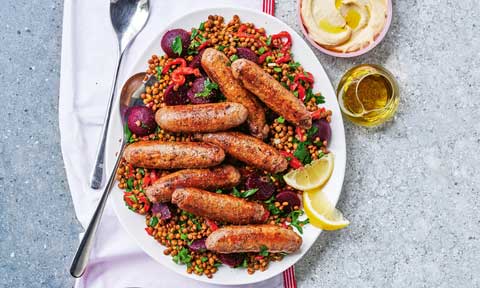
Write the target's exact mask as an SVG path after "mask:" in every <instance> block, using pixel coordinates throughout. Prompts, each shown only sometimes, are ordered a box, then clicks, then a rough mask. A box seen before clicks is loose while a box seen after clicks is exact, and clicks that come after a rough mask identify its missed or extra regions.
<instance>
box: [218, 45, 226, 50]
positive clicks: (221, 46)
mask: <svg viewBox="0 0 480 288" xmlns="http://www.w3.org/2000/svg"><path fill="white" fill-rule="evenodd" d="M224 49H225V46H223V45H220V46H218V48H217V50H218V51H223V50H224Z"/></svg>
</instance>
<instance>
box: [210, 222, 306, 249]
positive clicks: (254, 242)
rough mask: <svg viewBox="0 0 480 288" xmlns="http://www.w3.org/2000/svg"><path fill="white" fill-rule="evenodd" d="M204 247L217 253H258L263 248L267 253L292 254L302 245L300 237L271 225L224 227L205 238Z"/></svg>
mask: <svg viewBox="0 0 480 288" xmlns="http://www.w3.org/2000/svg"><path fill="white" fill-rule="evenodd" d="M206 245H207V249H208V250H211V251H214V252H217V253H239V252H260V251H261V250H262V248H263V247H266V248H267V251H268V252H273V253H277V252H284V253H293V252H295V251H297V250H298V249H299V248H300V246H301V245H302V237H300V236H299V235H298V234H297V233H295V232H293V231H292V230H289V229H286V228H282V227H280V226H277V225H271V224H265V225H247V226H224V227H222V228H220V229H218V230H216V231H213V232H212V234H210V235H209V236H208V237H207V240H206ZM263 249H264V248H263Z"/></svg>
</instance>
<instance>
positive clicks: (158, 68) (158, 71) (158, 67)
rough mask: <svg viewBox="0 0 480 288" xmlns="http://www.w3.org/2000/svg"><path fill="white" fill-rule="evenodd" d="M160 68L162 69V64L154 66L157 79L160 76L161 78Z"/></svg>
mask: <svg viewBox="0 0 480 288" xmlns="http://www.w3.org/2000/svg"><path fill="white" fill-rule="evenodd" d="M162 70H163V67H162V66H157V67H155V71H157V74H156V76H157V79H158V80H160V78H162Z"/></svg>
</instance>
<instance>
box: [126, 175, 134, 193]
mask: <svg viewBox="0 0 480 288" xmlns="http://www.w3.org/2000/svg"><path fill="white" fill-rule="evenodd" d="M132 189H133V178H128V179H127V189H126V191H127V192H128V191H132Z"/></svg>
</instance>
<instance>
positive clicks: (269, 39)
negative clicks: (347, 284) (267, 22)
mask: <svg viewBox="0 0 480 288" xmlns="http://www.w3.org/2000/svg"><path fill="white" fill-rule="evenodd" d="M265 44H267V46H270V44H272V36H268V38H267V42H265Z"/></svg>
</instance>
